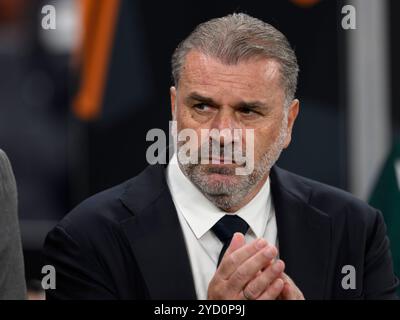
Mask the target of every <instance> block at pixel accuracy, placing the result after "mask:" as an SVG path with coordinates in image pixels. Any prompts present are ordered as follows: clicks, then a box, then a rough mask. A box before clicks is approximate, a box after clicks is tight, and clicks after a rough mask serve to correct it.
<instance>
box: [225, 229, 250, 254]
mask: <svg viewBox="0 0 400 320" xmlns="http://www.w3.org/2000/svg"><path fill="white" fill-rule="evenodd" d="M244 245H246V241H245V239H244V235H243V234H242V233H240V232H236V233H235V234H234V235H233V238H232V240H231V243H230V244H229V247H228V248H227V249H226V251H225V255H227V254H231V253H232V252H234V251H236V250H237V249H239V248H241V247H243V246H244Z"/></svg>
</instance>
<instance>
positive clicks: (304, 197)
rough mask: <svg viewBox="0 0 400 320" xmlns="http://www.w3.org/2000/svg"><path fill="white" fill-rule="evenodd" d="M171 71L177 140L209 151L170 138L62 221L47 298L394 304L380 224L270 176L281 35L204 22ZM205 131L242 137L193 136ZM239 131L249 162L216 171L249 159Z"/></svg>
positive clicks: (282, 94) (290, 71)
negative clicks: (141, 165) (158, 156)
mask: <svg viewBox="0 0 400 320" xmlns="http://www.w3.org/2000/svg"><path fill="white" fill-rule="evenodd" d="M172 73H173V77H174V81H175V86H174V87H172V88H171V90H170V92H171V107H172V115H173V119H174V120H176V124H177V133H178V134H179V133H181V132H183V131H184V130H191V131H192V132H194V133H195V136H196V139H194V140H192V143H193V141H195V142H196V143H197V146H199V145H200V146H201V147H203V146H204V145H207V146H209V150H213V151H215V150H217V151H216V153H215V152H211V155H210V152H209V151H207V152H206V153H205V156H204V153H203V152H202V150H200V149H201V148H199V150H198V151H199V152H197V156H195V157H192V159H193V158H196V157H198V159H197V160H200V161H197V162H190V161H189V162H187V161H183V160H182V159H184V158H185V155H186V151H187V148H186V147H187V145H186V141H182V140H179V139H177V152H176V153H175V154H174V155H173V157H172V159H171V160H170V163H169V164H168V166H167V167H164V166H163V165H151V166H149V167H148V168H147V169H145V170H144V171H143V172H142V173H141V174H140V175H139V176H137V177H135V178H133V179H131V180H129V181H127V182H125V183H123V184H121V185H119V186H116V187H114V188H112V189H110V190H107V191H104V192H102V193H100V194H98V195H95V196H94V197H91V198H90V199H88V200H87V201H85V202H83V203H82V204H81V205H80V206H78V207H77V208H76V209H74V210H73V211H72V212H71V213H70V214H69V215H67V217H66V218H65V219H64V220H63V221H62V222H61V223H60V224H59V225H58V226H57V227H56V228H55V229H54V230H53V231H51V232H50V234H49V235H48V237H47V240H46V244H45V256H46V260H47V263H48V264H52V265H54V266H55V268H56V275H57V278H56V279H57V288H56V289H55V290H48V291H47V296H48V298H54V299H65V298H75V299H196V298H197V299H249V300H253V299H254V300H255V299H258V300H264V299H267V300H272V299H304V298H306V299H364V298H365V299H394V298H396V296H395V290H396V287H397V284H398V280H397V279H396V277H395V276H394V274H393V269H392V261H391V255H390V250H389V243H388V239H387V237H386V235H385V225H384V222H383V219H382V215H381V214H380V213H379V212H377V211H376V210H375V209H373V208H371V207H369V206H368V205H367V204H365V203H363V202H361V201H359V200H357V199H355V198H354V197H352V196H351V195H350V194H348V193H345V192H343V191H340V190H337V189H334V188H332V187H329V186H326V185H323V184H320V183H317V182H314V181H311V180H308V179H305V178H302V177H299V176H296V175H294V174H291V173H289V172H287V171H284V170H282V169H280V168H278V167H276V166H274V163H275V162H276V160H277V159H278V158H279V155H280V153H281V151H282V150H283V149H284V148H286V147H288V145H289V143H290V140H291V133H292V128H293V124H294V122H295V120H296V117H297V114H298V112H299V101H298V100H297V99H294V95H295V91H296V85H297V75H298V65H297V61H296V57H295V54H294V52H293V50H292V49H291V47H290V45H289V43H288V41H287V40H286V38H285V36H284V35H283V34H281V33H280V32H279V31H278V30H276V29H275V28H273V27H272V26H270V25H269V24H266V23H264V22H262V21H260V20H258V19H255V18H252V17H250V16H248V15H245V14H233V15H229V16H226V17H223V18H220V19H213V20H210V21H208V22H206V23H204V24H201V25H199V26H198V27H197V28H196V29H195V30H194V31H193V32H192V34H191V35H189V37H188V38H187V39H185V40H184V41H183V42H182V43H181V44H180V45H179V46H178V48H177V49H176V51H175V53H174V55H173V58H172ZM214 129H215V130H217V131H219V132H225V133H226V132H227V131H228V132H231V131H233V130H236V129H240V130H242V131H243V132H246V135H243V136H242V138H237V137H236V138H235V137H234V136H233V137H232V136H229V135H225V133H224V134H222V135H220V136H219V137H217V138H215V136H213V135H212V134H209V135H206V137H205V138H204V135H203V133H202V132H203V131H204V130H210V131H211V130H214ZM247 130H252V131H251V132H253V136H254V140H253V143H254V146H253V148H252V149H253V155H252V156H249V157H247V156H248V154H246V163H245V164H243V163H241V164H240V163H239V161H232V162H231V163H229V162H228V161H225V150H226V149H225V146H226V145H232V146H234V145H235V146H237V145H239V144H242V146H246V151H247V150H248V149H247V146H248V145H249V143H250V142H251V141H250V140H248V139H247V137H248V136H247V132H248V131H247ZM249 136H251V135H250V134H249ZM199 137H202V139H200V138H199ZM243 137H244V138H243ZM198 142H200V144H199V143H198ZM184 148H186V149H184ZM233 149H235V148H234V147H233ZM182 150H184V151H182ZM222 150H224V151H223V152H222ZM235 150H237V148H236V149H235ZM239 151H240V150H239ZM235 152H236V151H235ZM235 152H234V153H235ZM239 154H240V155H243V152H242V151H240V152H239ZM235 159H236V158H235ZM203 160H211V163H207V161H206V162H203ZM251 161H253V165H254V166H253V170H251V172H250V173H249V174H237V172H238V171H237V169H239V168H241V167H243V166H245V165H247V164H248V162H251ZM213 162H217V163H213Z"/></svg>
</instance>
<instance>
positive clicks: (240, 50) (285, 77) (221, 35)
mask: <svg viewBox="0 0 400 320" xmlns="http://www.w3.org/2000/svg"><path fill="white" fill-rule="evenodd" d="M191 50H198V51H200V52H202V53H204V54H207V55H210V56H212V57H215V58H218V59H219V60H220V61H221V62H223V63H225V64H228V65H234V64H237V63H238V62H240V61H245V60H249V59H250V58H253V57H256V56H261V57H266V58H269V59H274V60H276V61H277V62H278V63H279V65H280V73H281V77H282V78H281V81H282V82H283V86H284V90H285V95H286V99H285V105H286V106H288V105H289V104H290V102H291V101H292V100H293V99H294V96H295V94H296V88H297V78H298V73H299V66H298V64H297V58H296V55H295V53H294V51H293V49H292V48H291V46H290V44H289V41H288V40H287V39H286V37H285V36H284V35H283V34H282V33H281V32H280V31H278V30H277V29H275V28H274V27H273V26H271V25H270V24H268V23H266V22H263V21H261V20H259V19H256V18H253V17H251V16H249V15H247V14H244V13H234V14H230V15H227V16H225V17H222V18H216V19H212V20H209V21H206V22H204V23H202V24H200V25H198V26H197V27H196V28H195V30H194V31H193V32H192V33H191V34H190V35H189V36H188V37H187V38H186V39H185V40H183V41H182V42H181V43H180V44H179V45H178V47H177V48H176V49H175V52H174V54H173V55H172V61H171V64H172V77H173V80H174V83H175V86H178V83H179V79H180V74H181V70H182V67H183V65H184V62H185V57H186V55H187V54H188V53H189V51H191Z"/></svg>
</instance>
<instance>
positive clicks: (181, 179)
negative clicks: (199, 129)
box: [167, 153, 271, 239]
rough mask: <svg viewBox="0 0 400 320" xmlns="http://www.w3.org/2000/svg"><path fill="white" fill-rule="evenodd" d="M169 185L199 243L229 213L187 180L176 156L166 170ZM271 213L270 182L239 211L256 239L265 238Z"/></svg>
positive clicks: (237, 212) (176, 204) (239, 214)
mask: <svg viewBox="0 0 400 320" xmlns="http://www.w3.org/2000/svg"><path fill="white" fill-rule="evenodd" d="M167 183H168V186H169V189H170V191H171V194H172V198H173V200H174V203H175V206H177V207H178V208H177V209H179V210H180V212H181V213H182V215H183V217H184V218H185V220H186V222H187V223H188V225H189V227H190V228H191V230H192V231H193V233H194V234H195V236H196V238H197V239H200V238H201V237H202V236H203V235H204V234H205V233H206V232H207V231H209V230H210V229H211V228H212V226H213V225H214V224H215V223H217V222H218V220H219V219H221V218H222V217H223V216H224V215H226V214H227V213H226V212H224V211H222V210H221V209H219V208H218V207H216V206H215V205H214V204H213V203H212V202H211V201H210V200H208V199H207V198H206V197H205V196H204V195H203V194H202V193H201V191H200V190H199V189H198V188H197V187H196V186H195V185H194V184H193V183H192V182H191V181H190V180H189V179H188V178H187V177H186V176H185V174H184V173H183V172H182V170H181V169H180V167H179V164H178V160H177V156H176V153H175V154H174V155H173V157H172V158H171V160H170V162H169V164H168V168H167ZM270 211H271V197H270V182H269V178H268V179H267V181H266V183H264V185H263V187H262V188H261V189H260V191H259V192H258V193H257V195H256V196H255V197H254V198H253V199H252V200H251V201H250V202H249V203H248V204H247V205H246V206H244V207H243V208H241V209H239V210H238V211H236V212H235V213H234V214H237V215H238V216H239V217H241V218H242V219H243V220H245V221H246V222H247V224H248V225H249V227H250V229H251V230H252V231H253V232H254V234H255V235H256V237H257V238H260V237H263V236H264V232H265V228H266V225H267V221H268V218H269V214H270Z"/></svg>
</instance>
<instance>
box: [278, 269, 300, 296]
mask: <svg viewBox="0 0 400 320" xmlns="http://www.w3.org/2000/svg"><path fill="white" fill-rule="evenodd" d="M281 277H282V280H283V281H284V282H285V286H284V288H283V290H282V298H283V299H285V300H304V296H303V293H302V292H301V291H300V289H299V288H298V287H297V286H296V284H295V283H294V281H293V280H292V279H291V278H290V277H289V276H288V275H287V274H286V273H282V276H281Z"/></svg>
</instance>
